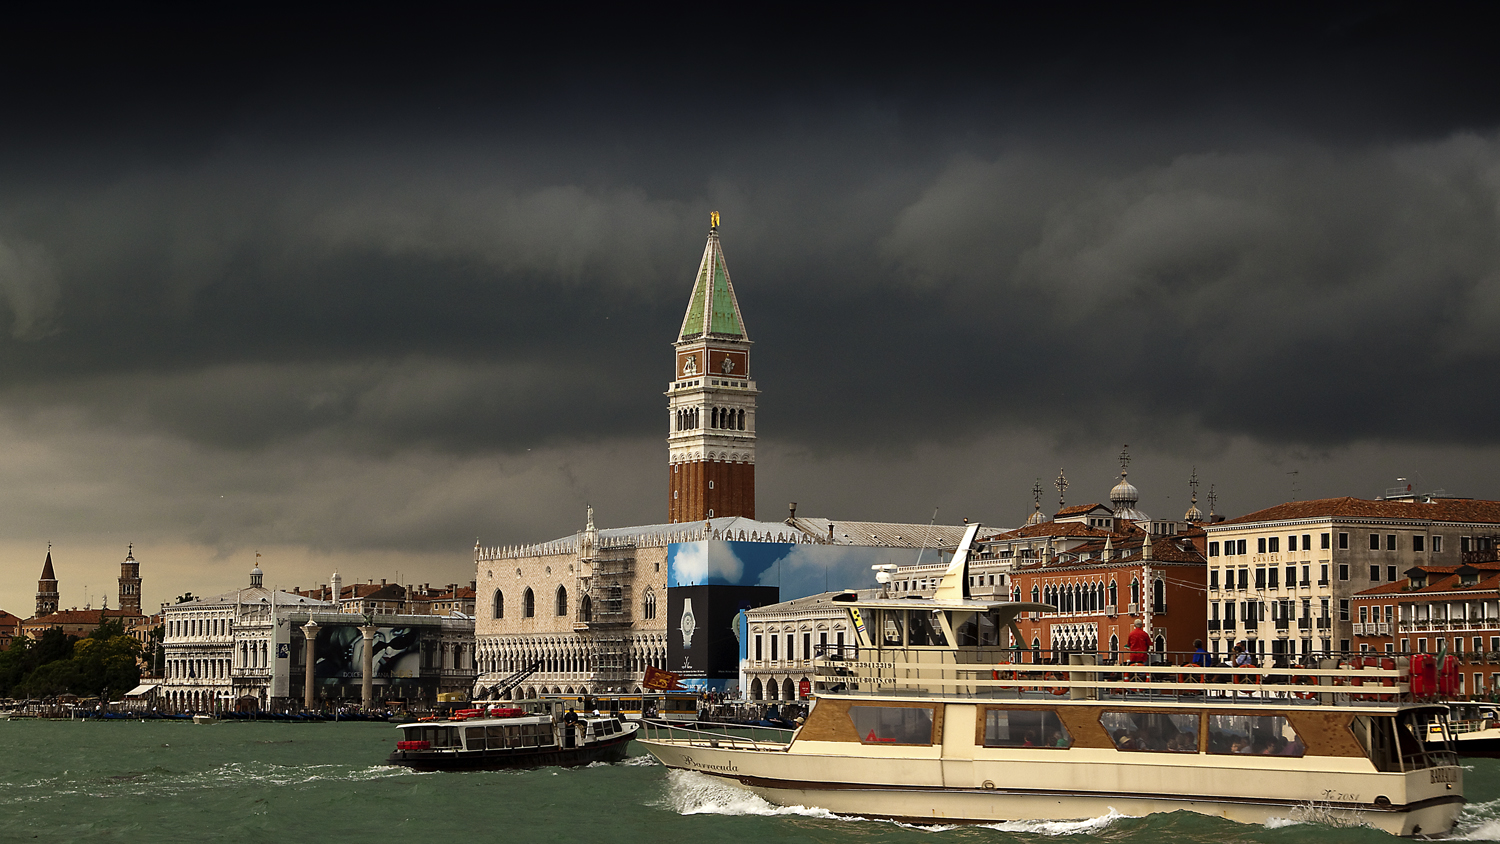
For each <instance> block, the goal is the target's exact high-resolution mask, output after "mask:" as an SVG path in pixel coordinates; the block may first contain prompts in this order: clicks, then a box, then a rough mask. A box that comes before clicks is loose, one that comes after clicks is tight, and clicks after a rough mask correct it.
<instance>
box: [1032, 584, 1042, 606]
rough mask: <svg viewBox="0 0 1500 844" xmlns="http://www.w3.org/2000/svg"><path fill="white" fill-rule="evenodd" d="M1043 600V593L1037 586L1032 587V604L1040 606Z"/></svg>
mask: <svg viewBox="0 0 1500 844" xmlns="http://www.w3.org/2000/svg"><path fill="white" fill-rule="evenodd" d="M1041 600H1042V596H1041V591H1040V590H1038V589H1037V588H1036V587H1035V586H1033V587H1031V602H1032V603H1033V604H1038V603H1041Z"/></svg>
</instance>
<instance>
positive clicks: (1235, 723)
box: [1208, 715, 1307, 756]
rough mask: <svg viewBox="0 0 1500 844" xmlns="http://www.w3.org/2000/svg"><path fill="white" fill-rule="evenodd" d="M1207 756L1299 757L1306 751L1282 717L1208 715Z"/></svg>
mask: <svg viewBox="0 0 1500 844" xmlns="http://www.w3.org/2000/svg"><path fill="white" fill-rule="evenodd" d="M1208 752H1209V753H1233V754H1244V755H1247V756H1301V755H1303V754H1304V753H1306V752H1307V747H1306V746H1305V745H1303V744H1302V739H1300V738H1298V737H1297V731H1296V730H1293V729H1292V725H1291V724H1290V723H1288V722H1287V720H1286V718H1285V717H1283V716H1281V715H1210V716H1208Z"/></svg>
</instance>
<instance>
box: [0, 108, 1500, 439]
mask: <svg viewBox="0 0 1500 844" xmlns="http://www.w3.org/2000/svg"><path fill="white" fill-rule="evenodd" d="M454 158H455V159H457V161H458V164H456V165H455V164H448V165H446V166H436V165H433V164H431V163H428V162H400V161H390V160H385V161H383V162H374V161H371V160H364V161H361V162H359V163H358V166H355V165H350V164H338V163H334V164H329V165H327V166H326V167H325V166H320V164H319V159H317V158H316V157H311V158H307V159H301V160H296V161H292V162H290V163H289V164H288V166H286V167H285V168H282V169H278V168H276V167H274V166H272V165H271V164H269V163H267V162H265V161H262V160H259V159H257V158H256V157H254V156H246V155H235V154H226V155H223V156H218V157H215V158H213V159H212V160H210V161H208V162H205V163H201V164H199V165H198V166H195V167H185V168H182V169H179V170H177V171H174V172H167V173H161V172H156V173H136V174H131V175H128V176H126V177H124V178H121V179H118V180H116V181H114V182H112V183H109V184H106V185H99V186H94V187H92V188H87V189H75V190H74V191H72V192H71V193H69V194H68V195H65V196H62V197H47V198H39V197H35V196H31V197H27V196H22V197H20V198H19V199H14V198H13V199H12V200H11V201H9V202H7V203H4V205H3V207H0V299H3V300H4V301H5V303H6V304H8V306H9V311H10V317H11V325H10V329H11V332H10V333H11V335H12V337H11V339H10V340H9V341H7V344H6V345H7V347H8V349H9V354H8V355H7V357H8V358H9V359H10V363H9V365H8V366H5V367H4V368H5V369H8V370H9V372H8V373H7V375H6V377H5V380H6V382H8V384H9V386H8V387H7V388H5V389H7V390H8V391H9V392H10V393H11V397H12V399H13V400H14V401H15V402H17V403H18V404H19V406H21V407H25V406H27V405H29V404H30V403H33V402H35V403H40V404H42V405H47V404H51V403H61V404H64V405H76V406H79V407H81V408H83V409H84V410H85V412H87V413H89V414H91V415H94V416H96V417H98V418H99V419H100V420H101V421H109V422H116V421H123V420H132V419H133V420H137V421H141V422H142V423H143V424H147V425H160V426H162V427H163V429H165V430H169V431H171V432H173V433H174V434H176V435H179V436H183V437H186V438H188V439H190V440H197V441H203V442H207V443H213V444H216V445H218V446H225V447H233V446H235V445H237V444H241V445H245V446H248V447H253V446H256V445H257V444H261V443H264V442H269V441H275V440H277V439H280V438H284V437H297V436H303V435H307V434H310V433H314V432H318V431H324V432H334V433H339V434H342V435H345V436H347V437H349V438H351V440H352V441H353V442H354V443H362V444H365V445H366V446H368V447H377V448H389V447H391V445H393V444H398V443H401V442H409V441H413V440H416V441H421V442H424V443H429V444H431V445H433V446H434V447H437V448H445V449H454V450H458V451H465V450H472V449H479V450H486V449H498V450H501V451H504V450H507V449H514V448H517V447H525V446H528V445H532V444H534V443H535V442H536V441H537V439H538V438H539V437H541V438H549V437H553V436H556V435H564V436H579V437H589V436H598V435H599V430H600V429H601V427H607V424H606V425H604V426H601V425H600V422H601V421H603V420H618V421H620V422H622V423H624V424H625V425H627V426H630V427H636V428H639V427H641V426H649V425H652V424H654V423H653V422H652V420H654V419H655V417H656V416H657V415H658V413H657V411H658V410H659V409H658V408H657V407H656V405H657V404H659V401H658V397H656V396H655V393H656V392H657V390H656V388H657V387H658V386H659V385H658V384H657V382H658V381H660V371H659V370H660V368H661V363H662V358H664V356H665V345H664V344H665V343H666V342H667V340H668V339H669V338H670V336H671V331H672V330H673V329H674V328H675V326H676V321H677V320H678V319H679V314H678V312H679V311H680V309H681V307H682V302H683V301H684V300H685V296H686V290H687V289H688V287H689V286H690V283H691V271H692V267H693V265H694V262H695V260H696V255H697V251H698V249H699V248H700V246H699V242H700V238H701V235H702V228H703V226H702V221H701V217H702V216H703V211H704V210H705V209H706V208H707V207H708V206H709V205H710V204H713V205H715V207H719V206H727V208H726V210H725V213H726V225H725V231H724V237H725V241H726V249H727V251H728V255H729V259H730V263H731V271H732V272H733V273H734V275H735V276H736V279H737V283H738V287H739V292H740V296H741V302H742V305H743V306H744V308H745V311H746V315H747V319H748V320H749V325H750V328H751V331H752V334H753V335H754V336H755V337H756V339H757V340H760V341H761V344H762V349H761V354H760V356H759V357H758V360H759V361H760V368H759V369H760V372H761V374H762V376H763V377H764V378H765V379H766V382H767V384H769V385H774V392H781V393H783V394H784V395H787V396H789V397H790V398H791V399H792V401H791V402H789V406H795V407H798V408H808V407H811V408H816V410H815V412H812V413H806V412H799V413H796V414H787V415H786V417H785V418H783V419H780V420H778V421H779V422H780V424H779V426H778V435H780V436H786V437H791V438H793V439H803V440H806V441H810V442H818V443H820V444H826V443H828V442H830V441H832V440H833V439H840V440H844V439H847V438H848V433H847V432H839V434H838V435H837V437H836V438H835V437H830V436H829V434H828V430H829V428H830V426H829V424H828V422H829V421H830V420H832V419H836V418H837V417H836V415H826V414H836V413H837V410H836V409H835V408H832V407H827V406H826V403H827V402H828V401H829V400H830V399H832V400H834V401H840V402H842V401H845V400H846V399H847V395H858V394H860V393H862V392H863V393H867V394H868V393H869V392H870V391H894V393H895V396H896V397H897V398H903V397H904V398H907V399H909V400H908V401H897V402H895V403H894V405H893V406H892V407H890V408H888V409H886V410H885V411H884V412H883V414H882V423H883V424H880V425H873V426H869V425H867V426H862V431H863V432H862V433H859V434H856V435H855V438H856V439H858V438H860V437H864V436H868V437H869V438H871V439H873V440H879V439H883V438H888V437H891V436H893V435H894V436H899V437H909V436H912V435H920V434H919V432H921V431H925V432H926V435H928V436H939V437H947V436H955V435H960V434H961V433H962V432H964V431H968V430H973V429H974V428H975V427H982V426H984V425H986V424H989V421H992V420H994V419H997V418H999V419H1004V420H1006V421H1008V422H1022V421H1026V420H1030V421H1032V422H1034V423H1035V424H1040V425H1044V426H1060V427H1063V428H1068V427H1074V426H1082V428H1083V429H1084V430H1087V429H1088V428H1089V426H1090V423H1089V421H1088V418H1089V417H1090V416H1092V415H1094V414H1093V413H1092V411H1091V409H1092V408H1095V407H1097V406H1098V403H1099V402H1100V401H1101V400H1106V401H1108V402H1109V403H1110V404H1111V405H1113V406H1115V407H1118V408H1119V410H1120V412H1122V413H1123V412H1128V413H1130V414H1132V415H1134V416H1137V417H1139V418H1140V421H1141V424H1142V425H1158V424H1160V422H1159V421H1153V417H1156V416H1160V417H1162V418H1179V417H1182V416H1184V415H1185V416H1189V417H1193V418H1197V419H1199V420H1200V422H1201V424H1203V425H1204V426H1206V427H1207V429H1208V430H1209V431H1218V432H1221V433H1226V434H1239V433H1248V434H1252V435H1254V436H1258V437H1265V438H1269V439H1271V440H1280V441H1302V440H1307V441H1315V442H1339V441H1342V440H1344V439H1347V438H1348V437H1350V436H1384V437H1394V438H1397V439H1423V438H1434V437H1435V438H1438V439H1453V440H1468V439H1472V438H1475V437H1482V436H1484V435H1485V433H1486V431H1485V429H1484V427H1483V425H1482V424H1479V423H1478V422H1477V421H1476V420H1477V419H1478V418H1480V417H1478V416H1475V415H1473V414H1469V413H1460V412H1457V408H1444V407H1441V406H1439V407H1432V406H1430V405H1428V404H1427V403H1423V405H1422V406H1421V407H1420V408H1419V407H1416V406H1413V405H1407V406H1405V408H1403V406H1397V407H1389V406H1387V405H1388V403H1387V401H1386V398H1385V396H1384V395H1383V394H1384V393H1385V391H1386V389H1387V388H1388V386H1389V381H1390V379H1391V377H1392V376H1393V375H1394V376H1396V377H1397V378H1418V379H1421V381H1422V382H1423V383H1424V384H1426V385H1427V386H1429V387H1435V388H1439V389H1441V388H1443V387H1444V386H1445V385H1447V386H1449V387H1450V388H1451V389H1460V385H1462V384H1465V383H1469V382H1471V381H1472V379H1474V378H1476V377H1478V376H1479V375H1480V374H1481V373H1483V372H1485V371H1487V370H1489V369H1490V368H1492V367H1493V366H1494V365H1495V363H1496V362H1497V360H1496V359H1497V356H1500V344H1497V343H1496V342H1495V341H1494V340H1492V339H1491V338H1490V336H1489V332H1487V331H1486V330H1485V326H1486V325H1488V324H1490V323H1492V322H1493V321H1494V319H1495V317H1496V316H1497V311H1500V285H1497V283H1496V282H1497V280H1500V279H1497V276H1500V237H1497V231H1500V217H1497V208H1500V143H1497V140H1496V138H1495V136H1493V135H1476V134H1472V133H1461V134H1455V135H1452V136H1449V137H1447V138H1444V139H1442V140H1440V141H1435V142H1420V143H1404V144H1385V145H1372V146H1369V147H1366V148H1362V149H1359V150H1354V151H1348V150H1338V149H1332V148H1328V147H1324V146H1318V145H1313V144H1310V143H1283V144H1279V145H1273V146H1270V147H1268V148H1265V149H1256V150H1246V151H1212V150H1208V151H1197V150H1195V151H1175V150H1171V149H1163V150H1162V154H1161V155H1160V156H1159V157H1158V160H1155V161H1147V162H1133V163H1130V164H1129V165H1128V166H1127V165H1122V164H1121V163H1119V162H1115V161H1108V160H1106V157H1104V156H1098V157H1093V158H1091V157H1089V156H1086V155H1080V154H1078V153H1077V151H1076V150H1075V151H1070V152H1068V153H1061V152H1059V153H1053V154H1048V153H1044V152H1038V151H1036V150H1034V149H1024V148H1023V149H1016V150H1012V151H1009V152H1004V153H1001V154H999V155H995V156H989V157H986V156H981V155H976V154H973V153H959V154H956V155H952V156H949V157H948V158H947V159H946V160H945V161H939V162H937V166H936V167H928V166H926V165H923V166H922V167H906V168H904V169H900V168H897V169H894V170H893V169H890V168H887V167H882V166H877V165H879V164H881V163H883V162H881V161H880V159H879V156H872V157H871V158H870V161H869V162H868V169H867V170H866V171H865V172H863V173H862V174H861V178H859V179H851V178H849V177H848V176H847V174H846V175H844V176H841V177H840V178H839V180H838V181H839V182H840V184H839V185H838V186H837V188H836V189H832V190H830V189H828V188H826V186H824V185H820V184H818V183H816V182H808V181H803V180H800V179H787V178H782V177H780V176H778V175H777V174H776V173H774V172H761V171H758V170H754V169H742V170H740V171H734V172H716V173H712V174H705V175H706V178H705V181H704V182H703V184H702V185H701V186H700V188H699V190H698V191H697V193H696V195H676V194H662V193H660V192H659V191H658V192H654V191H653V190H652V189H651V188H650V187H649V186H647V185H645V184H638V183H635V182H634V181H632V180H631V179H630V178H629V177H630V176H631V175H632V174H631V173H630V172H628V171H626V172H622V173H621V174H620V177H621V178H620V179H618V180H617V182H618V184H617V185H616V186H604V187H599V186H588V185H579V184H555V185H541V186H519V187H518V186H517V183H519V182H522V181H524V180H522V179H518V178H516V176H515V174H516V173H520V172H524V171H525V169H526V167H525V163H526V162H525V161H524V160H516V161H511V162H510V165H509V166H510V169H506V168H498V167H494V166H491V165H484V164H480V163H478V162H479V159H480V156H477V155H475V154H474V152H473V151H472V150H463V151H462V155H456V156H454ZM377 163H379V164H380V166H377ZM939 337H941V339H942V342H933V341H934V340H935V339H937V338H939ZM803 360H818V361H821V362H823V364H822V365H823V366H824V367H825V372H827V373H829V374H836V376H837V377H836V379H835V381H836V383H835V384H834V386H833V389H832V390H830V389H829V385H828V383H827V382H826V381H825V380H824V379H823V378H821V377H807V375H806V373H805V370H802V369H800V368H799V364H798V361H803ZM1105 373H1112V374H1113V378H1114V379H1118V380H1115V381H1114V382H1113V383H1111V382H1110V380H1106V379H1101V378H1099V377H1098V376H1100V375H1103V374H1105ZM890 376H894V379H892V378H891V377H890ZM993 378H1000V379H1003V382H1004V383H1005V384H1006V385H1007V386H1006V390H1007V391H1009V392H1011V393H1016V392H1020V393H1027V392H1030V391H1046V390H1048V389H1049V386H1050V385H1054V384H1057V383H1058V382H1059V380H1060V379H1062V380H1065V381H1071V382H1072V385H1071V388H1070V389H1068V390H1065V391H1059V392H1053V393H1051V394H1049V395H1048V397H1047V399H1046V400H1045V401H1042V402H1038V403H1031V402H1028V403H1026V405H1025V409H1024V414H1021V413H1020V412H1019V411H1018V408H1017V405H1016V404H1015V403H1014V402H1013V401H1010V400H1008V397H1006V396H1003V395H1001V394H999V393H997V392H996V391H993V390H984V391H979V394H977V395H974V396H973V398H972V400H971V401H970V402H969V405H968V407H967V408H966V409H965V410H966V411H967V412H965V410H960V411H959V412H949V413H944V414H941V415H940V416H939V417H938V418H934V416H933V414H931V413H930V412H929V408H931V407H933V406H935V405H940V404H942V403H943V402H944V397H945V396H950V395H953V394H954V393H955V392H956V391H964V390H968V389H970V388H969V387H968V385H969V384H971V383H973V382H974V380H975V379H980V380H981V381H983V380H988V379H993ZM579 383H587V384H588V385H589V388H588V389H587V390H579V389H576V388H575V387H574V386H572V385H575V384H579ZM1132 385H1133V386H1134V389H1132V388H1131V386H1132ZM845 391H846V392H847V395H841V392H845ZM1277 391H1280V392H1281V393H1282V394H1283V395H1285V396H1296V397H1297V398H1296V400H1295V401H1293V402H1289V403H1290V404H1292V405H1294V407H1292V408H1291V409H1290V410H1288V409H1286V408H1284V407H1279V406H1278V405H1281V404H1283V402H1281V401H1266V400H1256V399H1255V397H1256V396H1270V395H1274V394H1276V393H1277ZM774 392H773V394H774ZM820 396H823V397H824V398H823V399H821V400H820V398H819V397H820ZM1106 397H1107V398H1106ZM1470 401H1471V402H1475V401H1477V402H1480V403H1481V404H1480V407H1481V408H1490V401H1491V400H1490V399H1488V398H1486V397H1483V396H1474V397H1472V398H1471V399H1470ZM820 405H823V407H820ZM1473 407H1474V405H1473V404H1470V405H1469V408H1470V409H1473ZM904 408H905V409H904ZM767 411H768V413H770V414H771V418H775V417H776V405H775V403H772V404H771V405H769V406H768V408H767ZM1417 419H1421V420H1422V425H1421V429H1420V431H1416V430H1414V427H1413V423H1414V422H1415V421H1416V420H1417ZM591 432H592V433H591Z"/></svg>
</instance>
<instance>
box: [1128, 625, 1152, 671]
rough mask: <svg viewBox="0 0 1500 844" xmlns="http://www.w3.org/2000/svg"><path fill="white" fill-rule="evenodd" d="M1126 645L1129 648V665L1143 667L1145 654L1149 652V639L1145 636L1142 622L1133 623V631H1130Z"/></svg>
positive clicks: (1144, 626) (1144, 627)
mask: <svg viewBox="0 0 1500 844" xmlns="http://www.w3.org/2000/svg"><path fill="white" fill-rule="evenodd" d="M1126 644H1128V645H1129V646H1130V664H1131V665H1145V664H1146V654H1147V653H1148V652H1149V651H1150V650H1151V637H1150V636H1148V635H1146V625H1145V624H1144V623H1143V622H1139V621H1137V622H1136V623H1135V629H1134V630H1132V631H1130V638H1129V639H1128V640H1127V642H1126Z"/></svg>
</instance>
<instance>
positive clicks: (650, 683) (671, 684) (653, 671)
mask: <svg viewBox="0 0 1500 844" xmlns="http://www.w3.org/2000/svg"><path fill="white" fill-rule="evenodd" d="M681 683H682V675H680V674H673V673H672V672H670V671H663V670H661V669H660V668H657V667H655V666H650V665H648V666H646V679H645V680H644V681H642V683H641V685H642V686H643V687H645V688H648V689H655V690H656V691H660V692H665V691H670V690H672V689H680V688H682V686H681Z"/></svg>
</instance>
